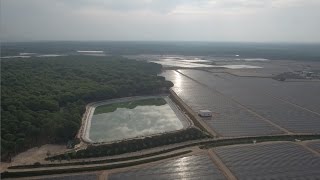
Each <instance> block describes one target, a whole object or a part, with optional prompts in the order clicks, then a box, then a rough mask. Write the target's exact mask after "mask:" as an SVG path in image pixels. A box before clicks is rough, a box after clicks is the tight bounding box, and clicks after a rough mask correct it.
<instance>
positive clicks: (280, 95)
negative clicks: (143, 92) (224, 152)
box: [161, 69, 320, 137]
mask: <svg viewBox="0 0 320 180" xmlns="http://www.w3.org/2000/svg"><path fill="white" fill-rule="evenodd" d="M161 75H163V76H165V77H166V78H167V79H169V80H171V81H172V82H173V83H174V84H175V86H174V87H173V90H174V91H175V92H176V93H177V94H178V95H179V96H180V97H181V98H182V99H183V100H184V101H185V102H186V103H187V104H188V105H189V106H190V107H191V108H192V109H193V110H194V111H196V112H197V111H199V110H200V109H209V110H211V111H213V113H214V115H213V118H211V119H205V122H206V123H208V125H209V126H211V128H213V129H214V130H215V131H216V132H218V133H219V134H221V135H222V136H224V137H233V136H254V135H266V134H270V135H271V134H284V133H287V134H288V133H289V134H290V133H320V128H319V127H320V113H318V112H319V110H318V108H319V107H320V106H319V102H320V99H319V97H320V94H319V92H320V82H279V81H276V80H273V79H271V78H269V79H268V78H256V77H238V76H234V75H230V74H227V73H221V72H219V73H215V72H208V71H204V70H185V69H184V70H177V71H176V70H167V71H165V72H163V73H162V74H161ZM278 90H279V91H278Z"/></svg>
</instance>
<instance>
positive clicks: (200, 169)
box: [108, 154, 225, 180]
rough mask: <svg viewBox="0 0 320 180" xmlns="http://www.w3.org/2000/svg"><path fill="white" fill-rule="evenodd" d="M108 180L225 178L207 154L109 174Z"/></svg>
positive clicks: (214, 179)
mask: <svg viewBox="0 0 320 180" xmlns="http://www.w3.org/2000/svg"><path fill="white" fill-rule="evenodd" d="M108 179H109V180H122V179H124V180H126V179H128V180H129V179H145V180H151V179H163V180H171V179H172V180H174V179H198V180H202V179H204V180H223V179H225V177H224V176H223V175H222V173H221V172H220V171H219V170H218V169H217V167H216V166H215V165H214V164H213V162H212V161H211V159H210V157H209V156H208V155H207V154H203V155H193V156H187V157H182V158H178V159H174V160H168V161H165V162H162V163H159V164H156V165H153V166H149V167H143V168H139V169H132V170H130V171H126V172H121V173H115V174H110V175H109V177H108Z"/></svg>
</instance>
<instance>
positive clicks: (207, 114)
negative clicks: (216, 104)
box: [198, 110, 212, 117]
mask: <svg viewBox="0 0 320 180" xmlns="http://www.w3.org/2000/svg"><path fill="white" fill-rule="evenodd" d="M198 114H199V116H201V117H211V116H212V112H211V111H209V110H200V111H199V113H198Z"/></svg>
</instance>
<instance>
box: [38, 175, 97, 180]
mask: <svg viewBox="0 0 320 180" xmlns="http://www.w3.org/2000/svg"><path fill="white" fill-rule="evenodd" d="M97 179H98V176H97V174H69V175H64V176H57V177H40V178H37V179H34V180H97Z"/></svg>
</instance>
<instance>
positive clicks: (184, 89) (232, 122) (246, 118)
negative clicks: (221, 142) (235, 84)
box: [161, 71, 283, 137]
mask: <svg viewBox="0 0 320 180" xmlns="http://www.w3.org/2000/svg"><path fill="white" fill-rule="evenodd" d="M161 75H162V76H165V77H166V79H168V80H170V81H172V82H173V83H174V87H173V90H174V91H175V92H176V93H177V94H178V95H179V97H180V98H182V100H183V101H184V102H186V103H187V104H188V105H189V106H190V107H191V108H192V109H193V110H194V111H196V112H198V111H199V110H201V109H209V110H211V111H212V112H213V118H212V119H209V120H208V119H205V120H204V121H205V122H206V123H207V124H208V125H209V126H210V127H211V128H213V129H214V130H215V131H216V132H218V133H219V134H220V135H222V136H229V137H230V136H254V135H269V134H282V133H283V132H282V131H280V130H279V129H277V128H275V127H273V126H272V125H270V124H269V123H267V122H265V121H263V120H262V119H261V118H259V117H258V116H256V115H254V114H253V113H250V112H249V111H248V110H246V109H245V108H243V107H241V106H240V105H238V104H236V103H235V102H233V101H231V100H230V99H229V98H228V97H225V96H224V95H221V94H219V93H217V92H216V91H212V90H210V89H209V88H207V87H205V86H203V85H201V84H199V83H197V82H195V81H192V80H191V79H189V78H187V77H185V76H183V75H181V74H179V73H177V72H175V71H166V72H164V73H162V74H161ZM204 78H206V77H204Z"/></svg>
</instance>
